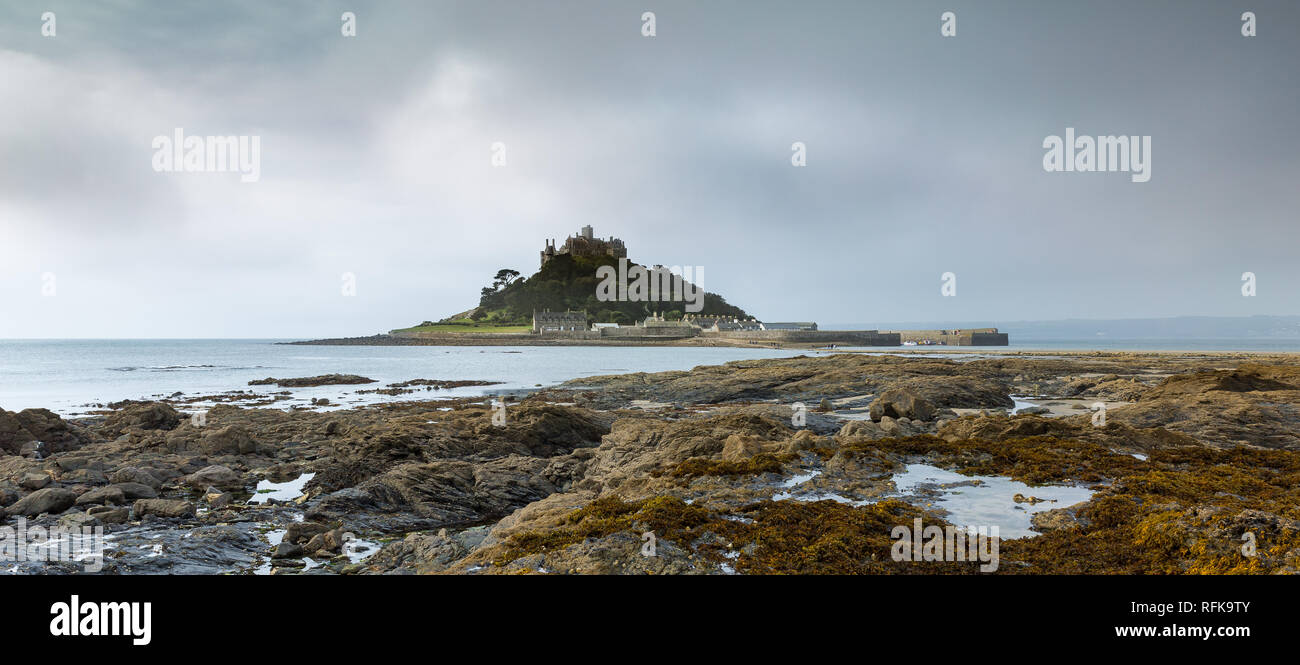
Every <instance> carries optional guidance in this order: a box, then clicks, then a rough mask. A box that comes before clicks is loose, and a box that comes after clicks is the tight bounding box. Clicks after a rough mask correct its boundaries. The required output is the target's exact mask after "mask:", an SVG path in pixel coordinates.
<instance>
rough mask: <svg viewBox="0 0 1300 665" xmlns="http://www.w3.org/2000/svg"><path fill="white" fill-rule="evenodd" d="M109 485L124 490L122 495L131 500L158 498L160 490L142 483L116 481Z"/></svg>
mask: <svg viewBox="0 0 1300 665" xmlns="http://www.w3.org/2000/svg"><path fill="white" fill-rule="evenodd" d="M109 487H116V488H117V489H119V490H122V496H123V497H125V498H127V499H130V500H134V499H156V498H158V490H156V489H154V488H152V487H149V486H148V485H142V484H140V483H115V484H112V485H109Z"/></svg>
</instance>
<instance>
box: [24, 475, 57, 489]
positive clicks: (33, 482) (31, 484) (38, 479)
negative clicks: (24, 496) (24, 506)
mask: <svg viewBox="0 0 1300 665" xmlns="http://www.w3.org/2000/svg"><path fill="white" fill-rule="evenodd" d="M50 482H51V481H50V474H48V473H38V472H31V471H29V472H27V473H24V474H23V475H22V477H21V478H19V479H18V486H19V487H21V488H23V489H25V490H39V489H44V488H45V487H47V486H48V485H49V484H50Z"/></svg>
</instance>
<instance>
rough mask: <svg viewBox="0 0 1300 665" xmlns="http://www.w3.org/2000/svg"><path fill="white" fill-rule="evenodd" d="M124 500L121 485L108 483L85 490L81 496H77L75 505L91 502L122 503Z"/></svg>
mask: <svg viewBox="0 0 1300 665" xmlns="http://www.w3.org/2000/svg"><path fill="white" fill-rule="evenodd" d="M126 501H127V499H126V494H125V493H123V492H122V488H121V487H119V486H116V485H109V486H108V487H99V488H96V489H93V490H90V491H89V492H86V493H85V494H82V495H81V496H79V497H77V503H76V505H78V506H85V505H93V504H113V505H123V504H125V503H126Z"/></svg>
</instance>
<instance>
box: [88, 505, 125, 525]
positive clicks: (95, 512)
mask: <svg viewBox="0 0 1300 665" xmlns="http://www.w3.org/2000/svg"><path fill="white" fill-rule="evenodd" d="M86 514H87V515H90V516H91V517H94V518H95V519H97V520H99V521H100V522H103V523H104V524H125V523H126V521H127V520H128V519H130V517H131V510H130V509H129V508H125V507H122V508H113V507H109V506H96V507H94V508H91V509H90V510H87V511H86Z"/></svg>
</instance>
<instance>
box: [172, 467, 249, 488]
mask: <svg viewBox="0 0 1300 665" xmlns="http://www.w3.org/2000/svg"><path fill="white" fill-rule="evenodd" d="M181 482H183V483H184V484H185V485H187V486H189V487H192V488H194V489H206V488H208V487H216V488H219V489H223V490H226V489H231V490H238V489H243V488H244V484H245V483H244V477H243V476H241V475H240V474H238V473H235V472H234V471H232V470H231V469H230V467H227V466H221V465H219V464H214V465H212V466H207V467H204V468H202V469H199V470H198V471H195V472H194V473H191V474H190V475H188V476H185V477H184V478H182V479H181Z"/></svg>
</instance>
